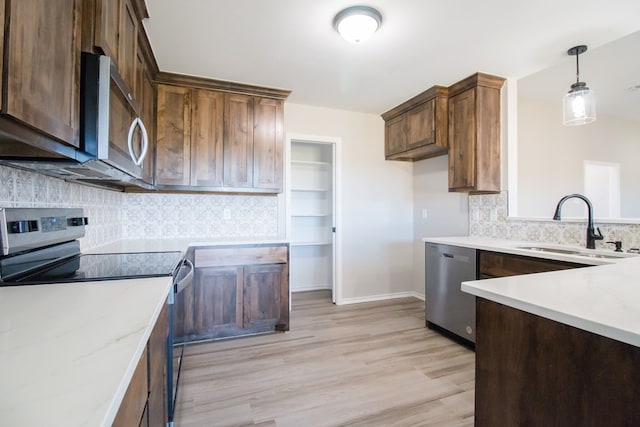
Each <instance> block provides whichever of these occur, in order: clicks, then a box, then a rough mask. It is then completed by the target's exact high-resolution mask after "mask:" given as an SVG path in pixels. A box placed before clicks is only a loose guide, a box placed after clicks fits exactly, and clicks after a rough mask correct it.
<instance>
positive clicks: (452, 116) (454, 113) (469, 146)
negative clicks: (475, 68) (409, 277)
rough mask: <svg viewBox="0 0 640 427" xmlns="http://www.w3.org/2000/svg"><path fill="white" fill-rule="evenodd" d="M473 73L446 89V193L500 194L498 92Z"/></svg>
mask: <svg viewBox="0 0 640 427" xmlns="http://www.w3.org/2000/svg"><path fill="white" fill-rule="evenodd" d="M504 80H505V79H504V78H502V77H497V76H492V75H490V74H484V73H476V74H473V75H472V76H470V77H467V78H466V79H464V80H461V81H460V82H458V83H455V84H454V85H452V86H450V87H449V191H459V192H469V193H496V192H499V191H500V173H501V170H500V167H501V165H500V90H501V88H502V86H503V84H504Z"/></svg>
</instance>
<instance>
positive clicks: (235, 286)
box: [193, 267, 243, 337]
mask: <svg viewBox="0 0 640 427" xmlns="http://www.w3.org/2000/svg"><path fill="white" fill-rule="evenodd" d="M242 283H243V270H242V267H206V268H196V270H195V277H194V282H193V293H194V302H195V304H194V310H193V332H194V334H195V336H196V337H216V336H221V335H224V334H225V332H227V331H229V330H237V329H239V328H241V327H242V307H243V301H242V299H243V294H242Z"/></svg>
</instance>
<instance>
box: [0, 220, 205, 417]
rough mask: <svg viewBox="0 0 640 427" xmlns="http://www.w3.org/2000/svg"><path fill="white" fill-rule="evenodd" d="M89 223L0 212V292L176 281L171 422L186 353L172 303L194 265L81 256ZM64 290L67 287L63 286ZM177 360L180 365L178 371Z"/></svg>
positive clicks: (163, 255)
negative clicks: (108, 282)
mask: <svg viewBox="0 0 640 427" xmlns="http://www.w3.org/2000/svg"><path fill="white" fill-rule="evenodd" d="M88 224H89V219H88V218H87V217H85V216H84V211H83V210H82V209H73V208H72V209H70V208H0V238H1V240H2V254H1V256H0V286H26V285H44V284H63V283H69V282H87V284H88V285H90V283H91V282H96V281H105V280H119V279H132V278H145V277H162V276H167V277H173V281H174V282H173V292H171V293H170V294H169V295H168V299H167V300H168V304H170V305H171V307H170V309H169V334H168V335H169V336H168V339H167V400H168V402H167V407H168V416H169V420H168V421H169V422H170V423H171V422H172V421H173V414H174V409H175V401H176V398H177V392H178V381H179V377H180V367H181V364H182V363H181V362H182V352H183V351H184V349H183V347H181V346H176V347H174V342H173V330H174V316H175V313H174V311H175V310H174V305H173V302H174V299H175V294H177V293H179V292H181V291H182V290H183V289H184V288H185V287H186V286H188V285H189V283H190V282H191V280H192V277H193V265H192V264H191V263H190V262H189V261H188V260H185V259H183V254H182V253H181V252H128V253H96V254H82V253H81V252H80V243H79V241H78V240H77V239H79V238H80V237H83V236H84V234H85V226H87V225H88ZM60 286H64V285H60ZM174 359H175V360H177V361H178V363H177V364H176V366H175V368H174V363H175V362H174Z"/></svg>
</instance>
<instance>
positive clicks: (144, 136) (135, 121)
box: [127, 117, 149, 166]
mask: <svg viewBox="0 0 640 427" xmlns="http://www.w3.org/2000/svg"><path fill="white" fill-rule="evenodd" d="M136 126H140V132H141V133H142V151H141V152H140V157H137V158H136V154H135V153H134V152H133V132H134V131H135V129H136ZM127 143H128V145H129V155H130V156H131V160H133V163H135V164H136V165H138V166H140V165H141V164H142V162H143V161H144V158H145V156H146V155H147V149H148V147H149V135H148V134H147V128H146V127H145V126H144V123H143V122H142V120H141V119H140V117H136V118H135V119H133V121H132V122H131V126H130V127H129V136H128V138H127Z"/></svg>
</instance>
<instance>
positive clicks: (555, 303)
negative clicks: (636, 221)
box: [423, 237, 640, 347]
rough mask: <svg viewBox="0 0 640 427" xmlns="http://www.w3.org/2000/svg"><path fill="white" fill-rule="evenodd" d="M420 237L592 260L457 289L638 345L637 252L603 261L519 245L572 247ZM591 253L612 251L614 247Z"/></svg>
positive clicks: (639, 287) (639, 266)
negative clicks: (574, 266)
mask: <svg viewBox="0 0 640 427" xmlns="http://www.w3.org/2000/svg"><path fill="white" fill-rule="evenodd" d="M423 241H425V242H431V243H442V244H448V245H453V246H463V247H469V248H476V249H483V250H490V251H495V252H503V253H511V254H516V255H526V256H534V257H538V258H546V259H556V260H563V261H572V262H578V263H584V264H592V265H594V266H593V267H586V268H576V269H571V270H562V271H553V272H547V273H537V274H527V275H520V276H511V277H503V278H498V279H486V280H475V281H468V282H462V284H461V289H462V291H464V292H467V293H470V294H472V295H475V296H479V297H482V298H485V299H488V300H491V301H495V302H497V303H500V304H504V305H507V306H510V307H514V308H517V309H519V310H522V311H525V312H528V313H531V314H535V315H538V316H542V317H545V318H547V319H551V320H554V321H557V322H561V323H564V324H567V325H570V326H573V327H576V328H579V329H582V330H586V331H589V332H593V333H595V334H598V335H602V336H605V337H608V338H612V339H615V340H617V341H622V342H625V343H627V344H631V345H634V346H636V347H640V256H629V257H627V258H623V259H603V258H589V257H584V256H576V255H567V254H554V253H548V252H545V253H542V252H534V251H530V250H526V249H520V248H518V247H517V246H547V247H548V246H555V247H558V248H571V247H570V246H561V245H549V244H542V243H540V244H536V243H531V242H514V241H509V240H497V239H487V238H475V237H434V238H424V239H423ZM580 249H582V248H580ZM594 253H605V254H607V253H608V254H613V252H612V251H595V252H594ZM596 264H599V265H596ZM603 264H608V265H603Z"/></svg>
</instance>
